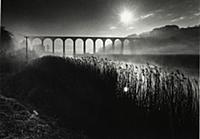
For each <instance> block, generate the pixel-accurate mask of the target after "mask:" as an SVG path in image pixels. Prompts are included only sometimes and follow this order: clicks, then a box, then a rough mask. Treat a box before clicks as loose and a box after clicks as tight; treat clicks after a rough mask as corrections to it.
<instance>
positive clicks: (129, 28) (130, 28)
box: [127, 26, 135, 30]
mask: <svg viewBox="0 0 200 139" xmlns="http://www.w3.org/2000/svg"><path fill="white" fill-rule="evenodd" d="M133 29H135V28H134V27H132V26H131V27H128V28H127V30H133Z"/></svg>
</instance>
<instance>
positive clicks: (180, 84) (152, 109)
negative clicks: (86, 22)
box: [2, 56, 199, 139]
mask: <svg viewBox="0 0 200 139" xmlns="http://www.w3.org/2000/svg"><path fill="white" fill-rule="evenodd" d="M30 79H31V80H30ZM52 83H53V84H52ZM4 86H5V87H4V88H2V93H4V94H6V95H8V96H14V97H16V98H19V99H20V97H19V96H20V95H21V97H22V98H23V99H30V100H31V101H34V103H33V104H38V105H37V107H38V108H40V107H43V106H48V108H49V110H50V111H53V112H54V114H57V112H59V114H60V116H61V117H62V120H61V122H66V123H67V124H68V122H71V121H73V120H74V121H77V119H76V118H78V119H81V120H82V121H81V120H80V122H82V123H84V124H85V125H86V124H87V123H88V122H91V121H92V122H91V125H90V129H89V130H90V131H89V132H88V133H89V134H90V133H91V132H95V134H97V135H94V136H92V138H96V137H99V136H101V134H105V136H103V137H102V136H101V137H102V138H108V139H109V138H154V139H155V138H166V139H168V138H198V133H199V128H198V120H199V119H198V118H199V88H198V87H199V83H198V81H197V80H195V79H191V78H189V77H187V76H186V75H184V74H183V73H181V72H180V71H179V70H176V71H174V72H169V71H165V70H164V69H162V68H160V67H158V66H156V65H150V64H148V63H147V64H146V65H135V64H132V63H124V62H116V61H112V60H109V59H106V58H98V57H93V56H90V57H79V58H76V59H73V58H65V59H63V58H58V57H43V58H40V59H36V60H34V61H33V62H31V63H30V64H29V65H28V66H27V67H25V69H23V70H22V72H20V73H17V74H16V75H14V77H11V78H10V79H8V80H7V82H5V85H4ZM34 88H36V89H34ZM47 90H48V91H47ZM49 93H50V95H49ZM51 95H52V96H51ZM59 95H60V96H59ZM26 97H29V98H26ZM99 98H101V99H99ZM48 100H51V101H48ZM66 100H67V101H66ZM58 102H59V103H58ZM82 102H84V103H82ZM70 103H71V104H73V105H71V106H72V108H71V107H70V109H69V107H68V104H70ZM79 103H80V104H79ZM91 105H92V107H91ZM55 106H56V107H55ZM69 106H70V105H69ZM58 108H59V109H58ZM66 109H69V110H71V111H70V112H71V113H73V114H75V115H76V116H77V117H76V118H74V119H73V118H72V119H73V120H71V121H69V120H67V119H66V116H70V114H71V113H68V112H67V111H66ZM96 109H101V110H96ZM91 110H92V112H97V113H98V116H97V118H96V119H95V118H94V117H93V116H94V115H93V114H91V115H90V116H86V117H84V116H85V114H87V113H89V112H91ZM83 113H85V114H83ZM72 116H73V115H72ZM82 116H83V117H84V118H83V117H82ZM92 119H93V120H92ZM98 120H99V121H98ZM93 121H95V124H96V125H93V124H94V122H93ZM73 123H74V122H72V124H73ZM99 123H101V124H99ZM75 124H77V123H76V122H75ZM83 127H85V126H83ZM86 127H87V126H86ZM91 127H92V128H91ZM95 130H100V131H98V132H96V131H95Z"/></svg>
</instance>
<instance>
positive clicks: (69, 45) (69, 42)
mask: <svg viewBox="0 0 200 139" xmlns="http://www.w3.org/2000/svg"><path fill="white" fill-rule="evenodd" d="M73 45H74V40H73V39H71V38H67V39H66V40H65V52H66V55H67V56H69V57H71V56H73Z"/></svg>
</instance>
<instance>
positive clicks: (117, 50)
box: [113, 39, 122, 54]
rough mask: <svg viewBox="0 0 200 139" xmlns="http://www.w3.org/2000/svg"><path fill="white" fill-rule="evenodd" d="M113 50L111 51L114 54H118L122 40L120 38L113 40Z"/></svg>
mask: <svg viewBox="0 0 200 139" xmlns="http://www.w3.org/2000/svg"><path fill="white" fill-rule="evenodd" d="M114 45H115V50H114V51H113V53H114V54H120V51H121V47H122V41H121V40H120V39H115V40H114Z"/></svg>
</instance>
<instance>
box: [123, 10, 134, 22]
mask: <svg viewBox="0 0 200 139" xmlns="http://www.w3.org/2000/svg"><path fill="white" fill-rule="evenodd" d="M120 21H121V22H122V23H124V24H126V25H127V24H130V23H131V22H132V21H133V14H132V12H131V11H129V10H127V9H126V10H124V11H122V12H121V13H120Z"/></svg>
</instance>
